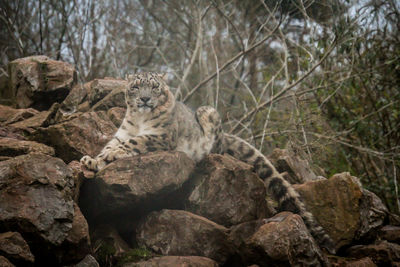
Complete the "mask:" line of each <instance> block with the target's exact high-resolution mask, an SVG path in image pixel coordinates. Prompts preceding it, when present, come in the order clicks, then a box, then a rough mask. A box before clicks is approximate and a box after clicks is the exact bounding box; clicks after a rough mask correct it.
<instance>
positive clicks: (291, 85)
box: [230, 37, 337, 133]
mask: <svg viewBox="0 0 400 267" xmlns="http://www.w3.org/2000/svg"><path fill="white" fill-rule="evenodd" d="M336 41H337V38H336V37H335V39H334V40H333V42H332V44H331V47H330V48H329V49H328V51H327V52H326V53H325V54H324V56H323V57H322V58H321V59H320V60H319V61H318V62H317V63H316V64H314V66H313V67H312V68H311V69H310V70H308V71H307V72H306V73H304V74H303V75H302V76H301V77H300V78H298V79H297V80H296V81H295V82H294V83H292V84H290V85H288V86H286V87H285V88H283V89H282V90H281V91H279V92H278V93H277V94H276V95H274V96H273V97H271V98H270V99H269V100H267V101H264V102H263V103H261V104H260V105H258V106H256V107H255V108H253V109H252V110H251V111H249V112H247V113H246V114H244V115H243V116H242V118H241V119H240V120H239V123H242V122H243V121H244V120H246V119H247V118H248V117H250V116H251V115H252V114H254V113H255V112H258V111H259V110H260V109H262V108H264V107H265V106H267V105H268V104H270V103H271V102H272V101H275V100H276V99H278V98H279V97H281V96H282V95H283V94H285V93H286V92H287V91H289V90H290V89H292V88H293V87H295V86H296V85H298V84H299V83H301V82H302V81H303V80H304V79H305V78H307V77H308V76H309V75H310V74H311V73H312V72H314V70H315V69H316V68H317V67H318V66H319V65H321V64H322V62H324V61H325V59H326V58H327V57H328V56H329V54H330V53H331V52H332V50H333V49H334V47H335V45H336ZM239 123H237V124H236V125H235V126H234V127H233V128H232V129H231V130H230V133H232V132H233V131H235V130H236V129H237V127H238V126H239V125H240V124H239Z"/></svg>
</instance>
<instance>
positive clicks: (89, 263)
mask: <svg viewBox="0 0 400 267" xmlns="http://www.w3.org/2000/svg"><path fill="white" fill-rule="evenodd" d="M74 267H100V265H99V263H98V262H97V261H96V259H95V258H94V257H93V256H92V255H87V256H86V257H85V258H84V259H83V260H81V261H80V262H79V263H78V264H76V265H75V266H74Z"/></svg>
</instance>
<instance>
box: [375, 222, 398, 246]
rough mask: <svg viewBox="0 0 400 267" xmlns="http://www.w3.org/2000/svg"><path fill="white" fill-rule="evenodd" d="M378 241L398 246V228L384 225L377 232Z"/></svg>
mask: <svg viewBox="0 0 400 267" xmlns="http://www.w3.org/2000/svg"><path fill="white" fill-rule="evenodd" d="M379 237H380V239H384V240H387V241H389V242H393V243H397V244H400V227H399V226H394V225H385V226H383V227H382V228H381V229H380V230H379Z"/></svg>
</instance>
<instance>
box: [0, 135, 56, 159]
mask: <svg viewBox="0 0 400 267" xmlns="http://www.w3.org/2000/svg"><path fill="white" fill-rule="evenodd" d="M29 153H42V154H46V155H49V156H54V149H53V148H52V147H49V146H46V145H44V144H40V143H37V142H34V141H23V140H18V139H13V138H7V137H3V138H1V137H0V158H2V159H3V160H4V159H7V158H12V157H16V156H20V155H24V154H29Z"/></svg>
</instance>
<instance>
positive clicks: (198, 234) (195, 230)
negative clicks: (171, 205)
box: [136, 210, 234, 264]
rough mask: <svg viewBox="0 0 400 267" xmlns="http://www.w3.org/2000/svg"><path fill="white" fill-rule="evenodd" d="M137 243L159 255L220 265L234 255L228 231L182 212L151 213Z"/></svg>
mask: <svg viewBox="0 0 400 267" xmlns="http://www.w3.org/2000/svg"><path fill="white" fill-rule="evenodd" d="M136 239H137V242H138V244H139V245H140V246H144V247H146V248H148V249H151V250H153V251H154V252H155V253H157V254H161V255H169V256H179V255H180V256H204V257H207V258H211V259H213V260H215V261H216V262H218V263H219V264H223V263H224V262H225V261H226V260H227V259H228V257H229V256H230V255H232V254H233V252H234V248H233V245H232V243H231V242H230V241H229V239H228V229H227V228H225V227H223V226H221V225H218V224H216V223H214V222H212V221H210V220H208V219H206V218H204V217H200V216H198V215H195V214H192V213H190V212H187V211H182V210H162V211H157V212H152V213H150V214H149V215H148V216H147V217H146V218H145V219H144V220H143V221H142V222H141V224H140V225H139V227H138V228H137V231H136Z"/></svg>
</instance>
